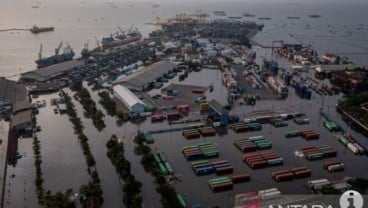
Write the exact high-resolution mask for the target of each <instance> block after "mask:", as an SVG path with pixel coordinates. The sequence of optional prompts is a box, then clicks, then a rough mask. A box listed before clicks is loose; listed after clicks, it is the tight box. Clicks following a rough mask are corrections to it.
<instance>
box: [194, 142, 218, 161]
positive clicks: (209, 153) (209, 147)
mask: <svg viewBox="0 0 368 208" xmlns="http://www.w3.org/2000/svg"><path fill="white" fill-rule="evenodd" d="M197 146H198V147H199V148H200V149H201V151H202V152H203V157H204V158H213V157H218V156H219V151H218V150H217V149H216V146H215V144H214V143H213V142H203V143H200V144H198V145H197Z"/></svg>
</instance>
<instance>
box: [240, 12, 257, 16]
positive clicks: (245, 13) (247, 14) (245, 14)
mask: <svg viewBox="0 0 368 208" xmlns="http://www.w3.org/2000/svg"><path fill="white" fill-rule="evenodd" d="M255 16H256V15H255V14H250V13H248V12H244V13H243V17H255Z"/></svg>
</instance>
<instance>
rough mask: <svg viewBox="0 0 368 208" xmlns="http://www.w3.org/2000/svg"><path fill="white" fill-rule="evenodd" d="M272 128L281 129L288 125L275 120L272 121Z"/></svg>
mask: <svg viewBox="0 0 368 208" xmlns="http://www.w3.org/2000/svg"><path fill="white" fill-rule="evenodd" d="M271 124H272V126H274V127H276V128H279V127H285V126H287V125H288V123H287V122H286V121H283V120H279V119H275V120H272V121H271Z"/></svg>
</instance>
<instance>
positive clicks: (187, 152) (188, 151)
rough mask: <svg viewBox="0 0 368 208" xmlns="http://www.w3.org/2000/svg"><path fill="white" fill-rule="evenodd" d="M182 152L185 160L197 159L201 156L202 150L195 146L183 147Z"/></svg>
mask: <svg viewBox="0 0 368 208" xmlns="http://www.w3.org/2000/svg"><path fill="white" fill-rule="evenodd" d="M182 152H183V154H184V156H185V158H186V159H187V160H197V159H202V158H203V152H202V151H201V149H200V148H199V147H197V146H187V147H183V148H182Z"/></svg>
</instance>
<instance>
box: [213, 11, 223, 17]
mask: <svg viewBox="0 0 368 208" xmlns="http://www.w3.org/2000/svg"><path fill="white" fill-rule="evenodd" d="M213 13H214V14H215V15H216V16H226V12H224V11H214V12H213Z"/></svg>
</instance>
